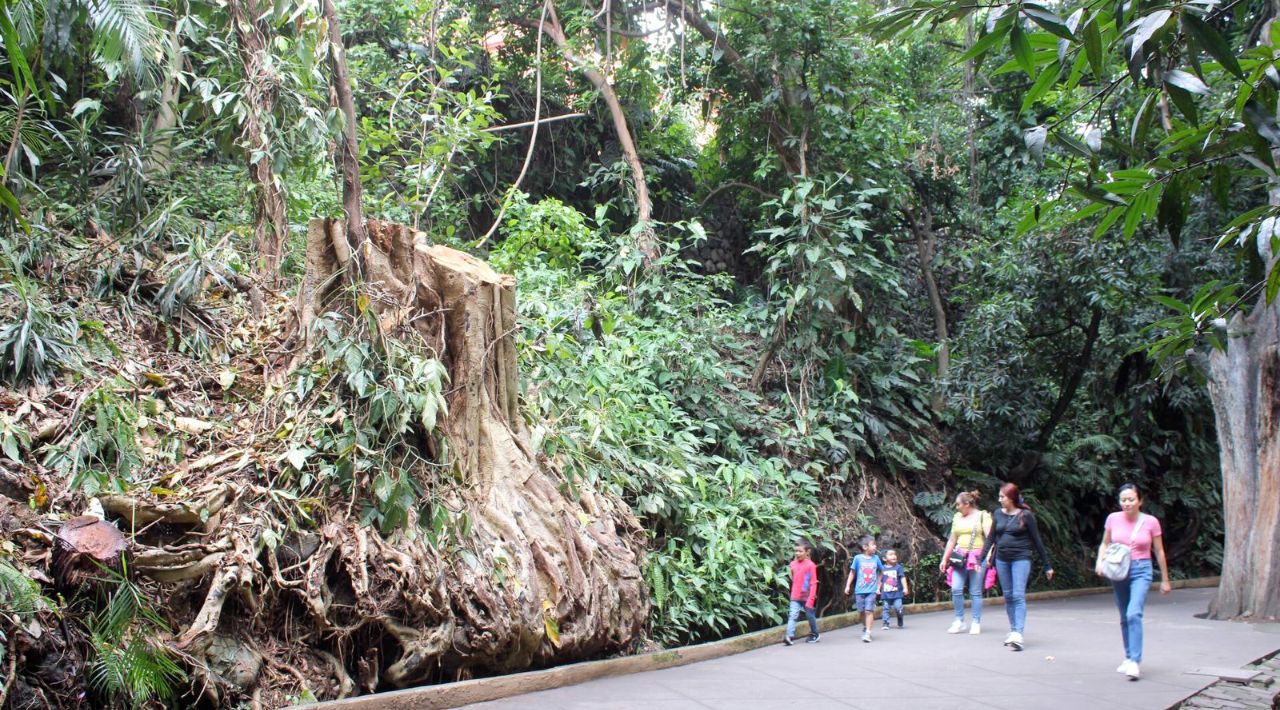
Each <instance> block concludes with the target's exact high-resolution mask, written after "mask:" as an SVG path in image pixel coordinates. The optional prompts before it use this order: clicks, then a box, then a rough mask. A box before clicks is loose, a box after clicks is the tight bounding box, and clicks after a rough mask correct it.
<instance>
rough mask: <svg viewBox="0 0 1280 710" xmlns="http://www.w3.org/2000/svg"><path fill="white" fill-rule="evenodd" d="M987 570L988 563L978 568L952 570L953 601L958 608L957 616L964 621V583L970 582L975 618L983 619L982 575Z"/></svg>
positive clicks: (979, 620) (976, 619)
mask: <svg viewBox="0 0 1280 710" xmlns="http://www.w3.org/2000/svg"><path fill="white" fill-rule="evenodd" d="M986 572H987V568H986V565H979V566H978V567H977V569H967V570H957V569H952V570H951V603H952V604H953V605H954V606H955V608H956V618H957V619H959V620H961V621H964V583H965V581H966V580H967V581H968V582H969V597H970V600H971V606H972V607H973V620H974V621H975V622H978V623H981V621H982V577H983V575H985V574H986Z"/></svg>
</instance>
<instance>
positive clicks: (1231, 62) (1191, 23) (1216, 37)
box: [1181, 8, 1245, 79]
mask: <svg viewBox="0 0 1280 710" xmlns="http://www.w3.org/2000/svg"><path fill="white" fill-rule="evenodd" d="M1181 19H1182V29H1183V31H1184V32H1186V33H1187V36H1188V37H1190V38H1191V40H1192V42H1193V43H1194V45H1195V46H1196V47H1199V48H1200V49H1203V50H1204V51H1206V52H1208V53H1209V56H1211V57H1213V58H1214V59H1216V60H1218V63H1219V64H1221V65H1222V68H1223V69H1226V70H1227V71H1229V72H1231V73H1232V74H1234V75H1236V77H1237V78H1240V79H1243V78H1245V77H1244V71H1243V70H1242V69H1241V68H1240V62H1239V61H1237V60H1236V55H1235V52H1232V51H1231V46H1230V45H1228V44H1227V40H1226V39H1225V38H1223V36H1222V35H1221V34H1219V33H1218V31H1217V30H1216V29H1214V28H1213V27H1212V26H1210V25H1209V24H1207V23H1206V22H1205V21H1204V20H1202V19H1200V18H1199V17H1196V16H1195V15H1193V14H1191V13H1190V12H1189V11H1188V10H1187V9H1185V8H1184V9H1183V11H1182V16H1181Z"/></svg>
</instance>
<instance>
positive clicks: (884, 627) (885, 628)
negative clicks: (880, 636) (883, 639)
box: [882, 621, 889, 631]
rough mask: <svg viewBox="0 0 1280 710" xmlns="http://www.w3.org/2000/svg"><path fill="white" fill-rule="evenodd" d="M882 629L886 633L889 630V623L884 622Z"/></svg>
mask: <svg viewBox="0 0 1280 710" xmlns="http://www.w3.org/2000/svg"><path fill="white" fill-rule="evenodd" d="M882 628H883V629H884V630H885V631H888V630H889V622H887V621H886V622H884V626H883V627H882Z"/></svg>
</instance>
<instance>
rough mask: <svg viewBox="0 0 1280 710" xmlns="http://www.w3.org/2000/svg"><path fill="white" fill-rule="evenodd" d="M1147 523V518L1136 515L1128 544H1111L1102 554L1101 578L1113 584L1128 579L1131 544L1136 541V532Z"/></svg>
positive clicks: (1140, 514) (1139, 514)
mask: <svg viewBox="0 0 1280 710" xmlns="http://www.w3.org/2000/svg"><path fill="white" fill-rule="evenodd" d="M1146 521H1147V516H1145V515H1143V514H1142V513H1138V524H1137V525H1134V526H1133V533H1132V534H1131V535H1129V544H1127V545H1126V544H1125V543H1123V542H1113V543H1111V544H1110V545H1107V549H1106V550H1104V551H1103V552H1102V576H1103V577H1106V578H1107V579H1109V580H1111V581H1113V582H1123V581H1124V580H1126V579H1128V578H1129V557H1130V555H1131V554H1132V552H1133V543H1134V541H1135V540H1137V539H1138V531H1139V530H1141V529H1142V524H1143V523H1145V522H1146Z"/></svg>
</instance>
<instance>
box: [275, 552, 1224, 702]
mask: <svg viewBox="0 0 1280 710" xmlns="http://www.w3.org/2000/svg"><path fill="white" fill-rule="evenodd" d="M1218 580H1219V578H1218V577H1199V578H1196V579H1180V580H1176V581H1174V582H1173V588H1174V589H1202V588H1206V587H1216V586H1218ZM1110 591H1111V587H1086V588H1084V589H1062V590H1050V591H1047V592H1031V593H1030V594H1027V599H1028V601H1035V600H1044V599H1069V598H1072V597H1081V596H1085V595H1089V594H1104V593H1107V592H1110ZM983 604H984V605H990V604H1004V597H990V598H987V599H984V600H983ZM950 608H951V602H949V601H947V602H928V603H924V604H909V605H907V606H906V607H905V609H904V610H905V611H907V612H911V613H915V614H923V613H928V612H935V611H944V610H947V609H950ZM859 623H861V617H860V615H859V614H857V613H856V612H847V613H843V614H835V615H832V616H827V617H823V618H821V619H819V620H818V628H819V629H821V630H822V631H823V632H827V631H834V630H835V629H842V628H845V627H848V626H853V625H855V624H859ZM785 630H786V626H783V625H779V626H775V627H773V628H769V629H764V630H762V631H756V632H753V633H749V634H743V635H742V636H734V637H732V638H727V639H721V640H720V641H711V642H709V643H704V644H699V645H697V646H683V647H681V648H673V649H668V650H665V651H655V652H653V653H644V654H640V655H636V656H623V657H621V658H609V659H606V660H602V661H586V662H583V663H574V664H571V665H566V666H559V667H556V668H548V669H547V670H541V671H529V672H526V673H514V674H511V675H504V676H497V677H494V678H477V679H476V680H464V681H460V682H457V683H444V684H441V685H428V686H422V687H418V688H407V689H405V690H395V691H391V692H387V693H377V694H374V695H363V696H360V697H358V698H347V699H346V700H335V701H330V702H324V703H319V704H314V705H308V706H306V707H307V708H308V709H309V710H310V709H313V708H314V709H321V710H442V709H444V708H456V707H460V706H463V705H469V704H471V703H479V702H484V701H486V700H498V699H501V698H509V697H511V696H513V695H523V694H524V693H532V692H535V691H539V690H550V689H552V688H561V687H564V686H566V685H577V684H578V683H585V682H587V681H589V680H597V679H599V678H609V677H613V676H621V675H628V674H631V673H641V672H644V671H654V670H659V669H662V668H674V667H676V666H683V665H687V664H689V663H697V662H699V661H709V660H711V659H713V658H722V657H724V656H731V655H734V654H737V653H743V652H745V651H754V650H755V649H757V648H764V647H765V646H770V645H773V644H776V643H778V642H779V640H780V639H781V637H782V634H783V632H784V631H785ZM296 707H301V706H296Z"/></svg>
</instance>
